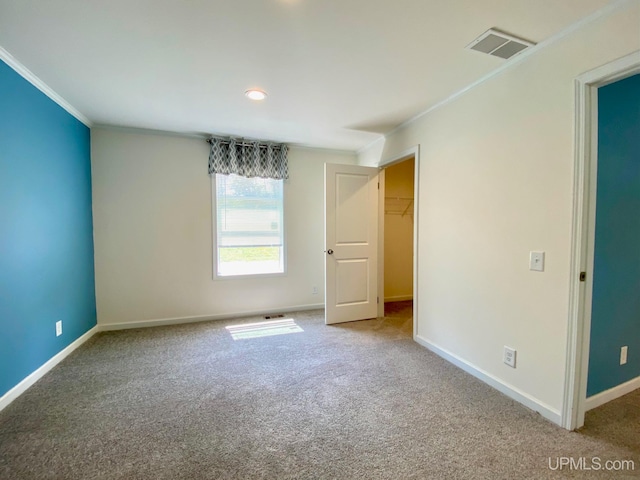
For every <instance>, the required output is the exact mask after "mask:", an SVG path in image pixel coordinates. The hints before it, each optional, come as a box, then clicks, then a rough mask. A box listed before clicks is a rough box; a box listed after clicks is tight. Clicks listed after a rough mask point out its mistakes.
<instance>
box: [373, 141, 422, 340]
mask: <svg viewBox="0 0 640 480" xmlns="http://www.w3.org/2000/svg"><path fill="white" fill-rule="evenodd" d="M412 157H413V159H414V167H413V168H414V170H413V339H414V340H415V339H416V337H417V336H418V232H419V230H418V222H419V220H418V219H419V216H418V210H419V205H420V202H419V199H420V195H419V188H420V181H419V180H420V145H419V144H418V145H414V146H413V147H410V148H408V149H406V150H404V151H402V152H400V153H399V154H398V155H394V156H393V157H390V158H387V159H386V160H382V161H381V162H380V163H379V164H378V167H379V169H380V177H379V179H380V189H379V191H378V298H379V299H380V301H379V303H378V317H384V228H385V227H384V192H385V186H384V182H385V174H384V169H385V168H387V167H390V166H391V165H394V164H396V163H400V162H404V161H405V160H409V159H410V158H412Z"/></svg>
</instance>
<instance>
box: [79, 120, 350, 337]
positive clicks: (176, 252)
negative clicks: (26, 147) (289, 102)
mask: <svg viewBox="0 0 640 480" xmlns="http://www.w3.org/2000/svg"><path fill="white" fill-rule="evenodd" d="M91 148H92V162H93V170H94V177H93V180H94V183H93V201H94V213H95V217H94V225H95V239H96V247H95V248H96V255H95V257H96V292H97V308H98V323H99V325H100V326H101V327H104V328H128V327H130V326H131V325H155V324H167V323H179V322H187V321H198V320H210V319H222V318H229V317H232V316H237V315H239V314H240V315H241V314H255V313H259V312H265V313H266V312H276V311H278V310H289V311H292V310H299V309H304V308H312V307H318V306H320V305H321V304H323V303H324V263H323V262H324V255H323V253H322V252H323V250H324V233H323V232H324V222H323V185H324V175H323V169H324V163H325V162H327V163H355V162H356V161H357V158H356V155H355V154H352V153H347V152H338V151H331V150H323V149H312V148H307V147H296V146H293V147H292V148H291V150H290V151H289V173H290V178H289V180H287V181H286V182H285V186H284V211H285V242H286V250H287V272H286V275H283V276H272V277H244V278H231V279H215V280H214V279H213V271H212V258H213V244H212V231H213V225H212V198H211V181H210V177H209V175H208V173H207V161H208V146H207V144H206V143H205V142H204V139H197V138H188V137H184V138H181V137H177V136H175V135H161V134H158V133H156V134H154V135H147V134H145V133H144V132H140V131H137V132H125V131H119V130H114V129H103V128H95V129H94V130H93V131H92V145H91ZM313 287H316V290H315V292H316V293H314V288H313Z"/></svg>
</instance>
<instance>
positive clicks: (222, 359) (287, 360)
mask: <svg viewBox="0 0 640 480" xmlns="http://www.w3.org/2000/svg"><path fill="white" fill-rule="evenodd" d="M288 317H290V318H292V319H294V321H295V323H296V324H297V326H298V327H299V328H301V329H302V331H298V332H294V333H288V334H281V335H272V336H257V335H264V334H266V333H278V332H279V333H283V332H286V331H290V332H293V330H294V329H295V326H293V325H288V326H287V325H285V324H283V326H280V327H278V328H272V329H271V331H269V330H268V329H266V330H265V329H262V330H256V329H253V330H251V329H250V328H239V329H235V330H234V331H230V330H229V329H227V328H225V327H227V326H233V325H235V326H238V325H241V324H245V323H250V322H257V321H260V320H261V319H259V318H253V319H242V320H234V321H229V322H224V321H218V322H207V323H199V324H190V325H182V326H175V327H162V328H149V329H141V330H128V331H120V332H105V333H102V334H98V335H97V336H95V337H94V338H93V339H92V340H90V341H89V342H88V343H87V344H85V345H84V346H83V347H81V348H80V349H78V350H77V351H76V352H75V353H74V354H73V355H71V356H70V357H69V358H67V359H66V360H65V361H64V362H62V363H61V364H60V365H59V366H58V367H56V368H55V369H54V370H53V371H52V372H50V373H49V374H47V375H46V376H45V377H44V378H43V379H42V380H41V381H39V382H38V383H37V384H36V385H34V386H33V387H32V388H31V389H30V390H29V391H27V392H26V393H25V394H24V395H22V396H21V397H20V398H19V399H17V400H16V401H15V402H14V403H12V404H11V405H10V406H9V407H7V408H6V409H5V410H4V411H2V412H0V478H2V479H3V480H4V479H70V480H72V479H182V478H184V479H236V478H237V479H382V478H384V479H404V478H415V479H441V478H442V479H483V480H484V479H546V478H594V479H600V478H601V479H612V478H614V479H618V478H619V479H622V478H639V477H640V444H639V443H638V428H639V418H640V417H639V411H640V393H639V392H635V393H632V394H630V395H628V396H626V397H623V398H621V399H619V400H617V401H615V402H612V403H611V404H608V405H605V406H603V407H601V408H599V409H596V410H594V411H592V412H590V413H589V414H588V417H587V426H586V427H585V429H584V430H582V431H581V432H577V433H576V432H567V431H565V430H563V429H561V428H559V427H556V426H555V425H553V424H551V423H549V422H548V421H546V420H544V419H543V418H541V417H540V416H539V415H537V414H536V413H534V412H532V411H530V410H528V409H526V408H524V407H522V406H521V405H519V404H517V403H515V402H514V401H512V400H510V399H509V398H507V397H505V396H504V395H502V394H500V393H499V392H497V391H495V390H493V389H492V388H490V387H489V386H487V385H485V384H483V383H481V382H480V381H478V380H476V379H475V378H473V377H471V376H469V375H468V374H466V373H464V372H462V371H461V370H459V369H458V368H456V367H454V366H453V365H451V364H449V363H447V362H446V361H444V360H442V359H441V358H439V357H437V356H436V355H434V354H432V353H431V352H429V351H427V350H426V349H424V348H422V347H421V346H419V345H417V344H416V343H415V342H413V341H412V339H411V322H412V320H411V309H410V303H403V304H399V305H390V306H389V309H388V316H387V317H385V318H384V319H377V320H370V321H362V322H354V323H350V324H342V325H340V326H325V325H324V324H323V317H322V312H321V311H315V312H302V313H297V314H291V315H289V316H288ZM232 334H234V335H240V336H241V337H242V336H244V337H249V338H241V339H238V340H234V339H233V337H232ZM252 336H253V337H252ZM561 457H572V458H573V461H574V467H575V466H578V465H580V463H579V462H580V461H581V460H580V459H584V461H585V463H584V464H582V466H589V467H594V463H593V460H592V459H593V458H594V457H597V458H599V459H600V461H601V462H602V463H603V464H604V462H605V461H608V460H612V461H622V460H633V461H634V462H635V471H628V470H627V471H623V472H605V471H594V470H576V469H570V468H569V466H565V467H564V468H563V469H562V470H557V471H554V470H552V469H550V468H549V466H550V465H551V466H552V467H555V466H556V465H557V462H558V461H559V459H560V458H561Z"/></svg>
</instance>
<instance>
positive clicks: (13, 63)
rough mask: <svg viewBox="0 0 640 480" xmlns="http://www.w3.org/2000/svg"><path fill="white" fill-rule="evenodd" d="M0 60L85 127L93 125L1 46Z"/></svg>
mask: <svg viewBox="0 0 640 480" xmlns="http://www.w3.org/2000/svg"><path fill="white" fill-rule="evenodd" d="M0 60H2V61H4V62H5V63H6V64H7V65H9V66H10V67H11V68H12V69H13V70H15V71H16V73H17V74H18V75H20V76H21V77H22V78H24V79H25V80H26V81H27V82H29V83H30V84H31V85H33V86H34V87H36V88H37V89H38V90H40V91H41V92H42V93H44V94H45V95H46V96H47V97H49V98H50V99H51V100H53V101H54V102H56V103H57V104H58V105H60V106H61V107H62V108H64V109H65V110H66V111H67V112H68V113H69V114H71V115H73V116H74V117H75V118H77V119H78V120H80V121H81V122H82V123H84V124H85V125H86V126H87V127H89V128H91V127H92V126H93V123H92V122H91V120H89V119H88V118H87V117H85V116H84V115H83V114H82V113H80V111H79V110H77V109H76V108H75V107H74V106H73V105H71V104H70V103H69V102H67V101H66V100H65V99H64V98H62V97H61V96H60V95H58V94H57V93H56V92H55V91H53V89H52V88H50V87H49V86H48V85H47V84H46V83H44V82H43V81H42V80H41V79H40V78H38V77H37V76H36V75H35V74H34V73H33V72H32V71H31V70H29V69H28V68H27V67H25V66H24V65H23V64H22V63H20V62H19V61H18V60H17V59H16V58H15V57H14V56H13V55H11V54H10V53H9V52H7V51H6V50H5V49H4V48H2V47H0Z"/></svg>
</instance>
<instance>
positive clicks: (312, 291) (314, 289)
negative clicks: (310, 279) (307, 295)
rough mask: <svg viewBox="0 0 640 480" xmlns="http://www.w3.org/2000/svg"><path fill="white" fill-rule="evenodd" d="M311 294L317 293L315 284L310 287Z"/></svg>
mask: <svg viewBox="0 0 640 480" xmlns="http://www.w3.org/2000/svg"><path fill="white" fill-rule="evenodd" d="M311 294H312V295H317V294H318V287H316V286H315V285H314V286H313V288H312V289H311Z"/></svg>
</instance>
